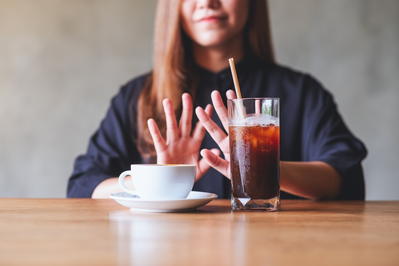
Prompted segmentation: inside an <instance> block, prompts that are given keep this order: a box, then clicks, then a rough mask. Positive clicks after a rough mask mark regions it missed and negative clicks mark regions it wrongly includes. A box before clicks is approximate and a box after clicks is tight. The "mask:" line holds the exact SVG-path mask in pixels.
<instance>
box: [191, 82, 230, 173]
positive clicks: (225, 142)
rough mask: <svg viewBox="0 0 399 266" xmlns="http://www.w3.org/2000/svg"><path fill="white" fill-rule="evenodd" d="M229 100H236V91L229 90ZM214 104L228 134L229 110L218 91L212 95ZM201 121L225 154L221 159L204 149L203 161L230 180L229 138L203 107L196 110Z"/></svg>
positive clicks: (202, 153)
mask: <svg viewBox="0 0 399 266" xmlns="http://www.w3.org/2000/svg"><path fill="white" fill-rule="evenodd" d="M226 96H227V99H236V95H235V93H234V91H232V90H229V91H227V93H226ZM211 97H212V103H213V105H214V107H215V110H216V113H217V115H218V116H219V119H220V121H221V122H222V124H223V127H224V129H225V130H226V132H229V125H228V115H227V109H226V107H225V106H224V104H223V100H222V97H221V96H220V93H219V92H218V91H213V92H212V94H211ZM195 113H196V114H197V117H198V119H199V121H200V122H201V123H202V125H203V126H204V127H205V128H206V130H207V131H208V132H209V134H210V135H211V137H212V138H213V140H214V141H215V142H216V143H217V144H218V146H219V148H220V149H221V150H222V152H223V154H224V158H225V159H222V158H220V157H219V155H218V154H215V153H214V152H213V151H210V150H207V149H203V150H202V151H201V155H202V157H203V160H205V161H206V162H207V163H208V164H209V165H210V166H212V167H213V168H215V169H216V170H217V171H219V172H220V173H221V174H223V175H224V176H226V177H228V178H229V179H230V147H229V136H228V135H226V133H224V131H223V130H222V129H221V128H220V127H219V126H218V125H217V124H216V123H215V122H213V121H212V119H211V118H210V115H208V112H207V111H206V110H204V109H202V108H201V107H197V108H196V110H195Z"/></svg>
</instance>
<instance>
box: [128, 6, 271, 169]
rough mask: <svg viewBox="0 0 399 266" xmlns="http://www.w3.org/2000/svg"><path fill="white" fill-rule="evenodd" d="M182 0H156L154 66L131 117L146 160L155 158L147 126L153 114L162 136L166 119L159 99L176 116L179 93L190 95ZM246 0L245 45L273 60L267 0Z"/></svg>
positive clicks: (188, 49) (192, 87) (191, 84)
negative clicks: (134, 113)
mask: <svg viewBox="0 0 399 266" xmlns="http://www.w3.org/2000/svg"><path fill="white" fill-rule="evenodd" d="M181 1H182V0H159V1H158V6H157V11H156V19H155V36H154V53H153V55H154V61H153V63H154V66H153V70H152V73H151V74H150V76H149V78H148V80H147V82H146V84H145V85H144V88H143V90H142V92H141V95H140V97H139V100H138V105H137V110H136V112H137V118H136V119H134V121H136V122H135V125H133V127H136V130H135V131H136V134H137V135H136V134H134V135H135V137H134V140H135V141H136V144H137V148H138V149H139V151H140V153H141V155H142V157H143V159H144V160H146V161H152V162H155V161H156V152H155V148H154V145H153V141H152V138H151V135H150V133H149V129H148V126H147V120H148V119H149V118H153V119H154V120H155V121H156V122H157V124H158V127H159V129H160V132H161V134H162V135H163V136H164V137H165V134H166V120H165V114H164V110H163V105H162V101H163V99H165V98H169V99H170V100H171V101H172V103H173V106H174V109H175V114H176V117H177V119H179V117H180V113H181V108H182V102H181V95H182V94H183V93H184V92H189V93H190V94H191V96H192V97H193V96H194V91H195V83H194V82H193V80H195V73H193V72H192V71H190V61H191V58H192V55H191V42H190V41H189V40H188V37H187V36H186V35H185V34H184V32H183V31H182V29H181V26H180V15H179V9H180V2H181ZM247 1H250V10H249V16H248V21H247V25H246V27H245V34H244V38H245V44H246V47H247V49H250V51H251V52H252V53H253V54H254V55H255V56H256V57H258V58H259V59H261V60H263V61H266V62H274V55H273V54H274V53H273V49H272V41H271V32H270V25H269V15H268V5H267V0H247Z"/></svg>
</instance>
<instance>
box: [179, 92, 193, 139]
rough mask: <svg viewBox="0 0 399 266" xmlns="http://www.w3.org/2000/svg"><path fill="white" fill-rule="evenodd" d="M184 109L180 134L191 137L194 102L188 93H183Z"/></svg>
mask: <svg viewBox="0 0 399 266" xmlns="http://www.w3.org/2000/svg"><path fill="white" fill-rule="evenodd" d="M182 103H183V111H182V114H181V118H180V123H179V124H180V125H179V135H180V136H182V137H189V136H190V134H191V127H192V125H191V119H192V116H193V102H192V100H191V96H190V94H188V93H184V94H183V95H182Z"/></svg>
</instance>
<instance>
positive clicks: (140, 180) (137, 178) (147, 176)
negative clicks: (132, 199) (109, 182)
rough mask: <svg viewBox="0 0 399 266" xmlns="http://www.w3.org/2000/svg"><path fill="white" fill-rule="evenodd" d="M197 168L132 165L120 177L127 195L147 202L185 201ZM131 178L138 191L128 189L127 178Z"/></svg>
mask: <svg viewBox="0 0 399 266" xmlns="http://www.w3.org/2000/svg"><path fill="white" fill-rule="evenodd" d="M196 171H197V167H196V166H195V165H188V164H132V165H131V166H130V170H129V171H125V172H123V173H121V174H120V176H119V185H120V187H121V188H122V189H123V190H124V191H125V192H127V193H129V194H133V195H138V196H140V198H141V199H145V200H173V199H185V198H187V196H188V194H189V193H190V191H191V189H192V188H193V185H194V181H195V175H196ZM126 176H131V178H132V182H133V186H134V188H135V189H136V190H131V189H128V188H127V187H126V185H125V183H124V180H125V177H126Z"/></svg>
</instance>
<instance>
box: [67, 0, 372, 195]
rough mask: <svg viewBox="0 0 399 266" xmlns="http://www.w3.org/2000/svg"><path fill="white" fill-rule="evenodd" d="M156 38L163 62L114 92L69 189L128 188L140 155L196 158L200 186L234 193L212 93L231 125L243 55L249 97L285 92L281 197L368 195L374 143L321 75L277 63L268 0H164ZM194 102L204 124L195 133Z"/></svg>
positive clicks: (157, 56)
mask: <svg viewBox="0 0 399 266" xmlns="http://www.w3.org/2000/svg"><path fill="white" fill-rule="evenodd" d="M154 43H155V49H154V68H153V71H152V72H151V73H150V74H148V75H145V76H142V77H139V78H137V79H134V80H133V81H131V82H129V83H128V84H127V85H126V86H124V87H122V88H121V90H120V92H119V94H118V95H117V96H116V97H115V98H114V99H113V101H112V104H111V107H110V109H109V111H108V113H107V116H106V118H105V119H104V120H103V122H102V124H101V126H100V128H99V130H98V131H97V132H96V133H95V134H94V135H93V136H92V138H91V140H90V145H89V148H88V151H87V154H85V155H82V156H79V157H78V158H77V159H76V162H75V169H74V172H73V174H72V176H71V178H70V180H69V184H68V196H69V197H93V198H98V197H108V196H109V194H110V193H112V192H115V191H119V190H120V189H119V186H118V182H117V178H116V176H118V175H119V173H121V172H122V171H124V170H126V169H128V168H129V166H130V164H132V163H149V162H153V163H154V162H157V163H191V164H196V165H197V169H198V171H197V172H198V174H197V181H196V183H195V185H194V190H200V191H209V192H213V193H216V194H218V196H219V197H220V198H229V197H230V193H231V192H230V189H231V185H230V181H229V180H228V179H227V178H225V177H224V176H227V177H228V176H229V174H228V172H229V171H228V167H229V164H228V160H224V159H223V158H220V157H219V155H220V151H219V149H217V148H218V146H220V148H221V149H222V151H223V153H224V155H226V159H228V145H227V143H228V136H227V135H226V134H225V133H224V132H223V131H222V130H221V129H220V128H221V127H222V124H221V123H220V121H218V119H217V115H216V114H213V113H212V111H213V108H212V106H211V105H209V103H210V97H209V95H210V94H211V92H212V91H214V92H213V93H212V100H213V103H214V107H215V108H216V111H217V114H218V115H219V116H220V117H221V119H222V121H223V124H224V125H226V124H225V120H224V119H223V117H224V115H225V107H224V104H223V103H224V102H225V100H226V99H225V98H224V95H225V94H226V93H227V97H228V98H234V93H233V92H231V91H230V92H228V90H229V89H231V88H233V83H232V79H231V76H230V75H229V71H230V70H229V69H228V58H231V57H233V58H235V61H236V62H238V63H237V65H236V68H237V72H238V75H239V79H240V85H241V90H242V97H244V98H246V97H255V96H256V97H279V98H280V99H281V123H280V127H281V137H280V138H281V156H280V157H281V163H280V169H281V173H280V174H281V189H282V191H283V192H282V194H281V197H282V198H298V197H304V198H310V199H364V180H363V172H362V167H361V161H362V159H364V157H365V156H366V149H365V147H364V145H363V144H362V143H361V142H360V141H359V140H357V139H356V138H355V137H354V136H353V135H352V134H351V133H350V132H349V130H348V129H347V128H346V126H345V124H344V122H343V121H342V119H341V118H340V116H339V114H338V112H337V110H336V106H335V104H334V102H333V99H332V97H331V95H330V94H329V93H328V92H326V91H325V90H324V89H323V88H322V87H321V85H320V84H319V83H318V82H317V81H315V80H314V79H313V78H311V77H310V76H309V75H304V74H301V73H298V72H295V71H293V70H290V69H288V68H284V67H281V66H279V65H277V64H275V63H274V57H273V52H272V47H271V39H270V31H269V26H268V14H267V6H266V2H265V1H262V0H252V1H242V0H182V1H179V0H170V1H159V3H158V8H157V14H156V24H155V40H154ZM221 95H223V96H221ZM192 98H193V99H192ZM192 100H193V101H194V104H193V102H192ZM194 106H200V107H199V108H197V109H196V113H197V116H198V118H199V119H200V121H201V122H202V123H196V124H195V126H194V129H193V131H192V132H191V129H192V126H193V124H194V123H195V121H193V120H196V118H195V117H194V118H193V117H192V113H193V107H194ZM176 116H178V117H177V119H176ZM177 121H179V124H178V123H177ZM213 121H217V122H213ZM204 126H205V127H206V129H207V130H208V131H210V132H211V135H209V134H205V133H206V132H205V129H204ZM212 137H213V138H214V139H215V141H216V143H215V141H213V139H212ZM200 150H202V151H201V155H202V156H203V158H202V159H199V158H200V155H199V151H200ZM210 166H212V167H213V168H210ZM218 171H219V172H218Z"/></svg>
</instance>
